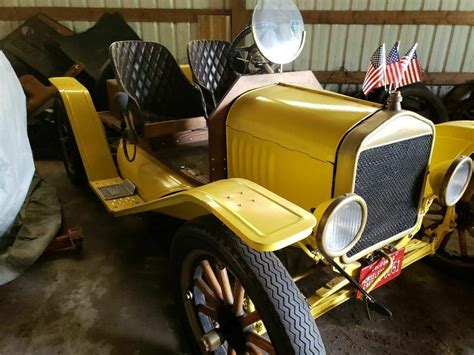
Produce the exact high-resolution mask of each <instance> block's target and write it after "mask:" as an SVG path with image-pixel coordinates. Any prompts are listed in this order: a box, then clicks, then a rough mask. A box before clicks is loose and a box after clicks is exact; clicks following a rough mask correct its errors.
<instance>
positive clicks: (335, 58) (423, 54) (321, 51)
mask: <svg viewBox="0 0 474 355" xmlns="http://www.w3.org/2000/svg"><path fill="white" fill-rule="evenodd" d="M256 2H257V0H247V8H249V9H250V8H253V7H254V6H255V4H256ZM295 2H296V4H297V5H298V7H299V8H300V9H301V10H316V11H317V10H358V11H364V10H385V11H391V10H407V11H415V10H421V11H422V10H446V11H448V10H451V11H474V0H397V1H394V0H295ZM305 27H306V31H307V39H306V45H305V48H304V50H303V52H302V53H301V56H300V57H299V58H298V59H297V60H296V61H295V62H294V63H293V64H292V65H290V67H289V68H288V69H296V70H304V69H312V70H318V71H334V70H347V71H365V70H366V69H367V64H368V60H369V58H370V56H371V55H372V53H373V52H374V51H375V49H376V48H377V47H378V45H379V44H380V43H382V42H385V43H386V46H387V51H388V50H390V48H391V46H392V45H393V44H394V43H395V42H396V41H397V40H401V49H400V52H401V53H402V54H403V53H404V52H405V51H407V50H408V49H409V47H410V46H411V45H412V44H413V43H414V42H418V43H419V46H418V51H417V52H418V57H419V58H420V63H421V66H422V68H423V69H424V70H426V71H427V72H474V33H473V30H472V26H448V25H439V26H435V25H308V24H307V25H306V26H305ZM326 88H327V89H329V90H334V91H342V92H350V91H354V90H355V89H356V86H355V85H326ZM433 89H434V91H435V92H436V93H438V92H439V93H441V94H442V93H444V92H446V91H447V90H449V87H442V88H439V87H434V88H433Z"/></svg>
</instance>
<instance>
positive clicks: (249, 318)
mask: <svg viewBox="0 0 474 355" xmlns="http://www.w3.org/2000/svg"><path fill="white" fill-rule="evenodd" d="M261 319H262V318H261V317H260V315H259V314H258V312H257V311H253V312H252V313H249V314H247V315H245V316H243V317H242V318H240V324H242V327H243V328H245V327H248V326H249V325H251V324H253V323H255V322H258V321H259V320H261Z"/></svg>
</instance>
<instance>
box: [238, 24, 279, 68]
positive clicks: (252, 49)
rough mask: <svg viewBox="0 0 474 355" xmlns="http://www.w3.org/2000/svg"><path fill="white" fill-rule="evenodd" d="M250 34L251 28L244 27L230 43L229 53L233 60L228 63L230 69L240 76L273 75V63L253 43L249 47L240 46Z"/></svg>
mask: <svg viewBox="0 0 474 355" xmlns="http://www.w3.org/2000/svg"><path fill="white" fill-rule="evenodd" d="M250 34H252V26H247V27H245V28H244V29H243V30H242V31H241V32H240V33H239V34H238V35H237V36H236V37H235V38H234V40H233V41H232V43H231V46H230V53H231V55H234V59H233V60H231V61H230V63H231V65H232V68H233V69H234V70H235V71H236V72H238V73H240V74H242V75H256V74H273V73H274V72H275V70H274V69H273V65H274V64H273V63H272V62H270V61H269V60H267V59H266V58H265V57H264V56H263V55H262V54H261V53H260V51H259V49H258V47H257V44H256V43H255V41H253V43H252V44H251V45H250V46H245V45H242V46H241V43H245V39H246V38H247V37H248V36H249V35H250Z"/></svg>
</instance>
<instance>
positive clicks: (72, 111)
mask: <svg viewBox="0 0 474 355" xmlns="http://www.w3.org/2000/svg"><path fill="white" fill-rule="evenodd" d="M50 81H51V83H52V84H53V85H54V86H56V87H57V88H58V90H59V93H60V95H61V97H62V99H63V102H64V106H65V108H66V112H67V114H68V117H69V121H70V122H71V126H72V129H73V132H74V136H75V138H76V142H77V144H78V148H79V153H80V154H81V158H82V160H83V163H84V167H85V170H86V173H87V177H88V180H89V184H90V186H91V188H92V189H93V190H94V192H95V193H96V194H97V196H98V197H99V198H100V199H101V201H102V203H103V204H104V205H105V207H106V208H107V210H108V211H109V212H110V213H112V214H113V215H115V216H123V215H129V214H137V213H143V212H149V211H155V212H160V213H163V214H167V215H170V216H174V217H177V218H181V219H185V220H190V219H193V218H196V217H199V216H202V215H206V214H213V215H214V216H216V217H217V218H218V219H219V220H220V221H222V222H223V223H224V224H225V225H226V226H227V227H228V228H229V229H230V230H232V231H233V232H234V233H235V234H236V235H237V236H238V237H240V238H241V239H242V240H243V241H244V242H245V243H247V244H248V245H249V246H251V247H252V248H254V249H256V250H259V251H273V250H278V249H282V248H284V247H286V246H289V245H291V244H294V243H296V242H298V241H301V240H303V239H305V238H307V237H308V236H309V235H310V234H311V233H312V230H313V228H314V226H315V225H316V218H315V217H314V216H313V215H312V214H311V213H309V212H307V211H305V210H304V209H302V208H300V207H298V206H296V205H295V204H293V203H291V202H289V201H288V200H286V199H284V198H282V197H280V196H277V195H276V194H274V193H272V192H271V191H269V190H267V189H265V188H263V187H261V186H260V185H258V184H256V183H253V182H251V181H249V180H245V179H228V180H220V181H216V182H213V183H211V184H207V185H204V186H199V187H194V186H192V185H191V184H189V183H187V182H186V181H185V180H183V179H182V177H181V176H179V174H176V173H175V172H173V171H171V170H170V169H168V168H167V167H166V166H164V165H163V164H161V163H160V162H159V161H157V160H156V159H155V158H154V157H152V156H150V155H149V154H148V153H146V152H145V151H144V150H143V149H141V148H140V147H137V158H136V160H135V161H134V162H133V163H126V162H123V161H122V160H123V159H121V155H120V154H118V162H119V166H120V175H119V174H118V172H117V168H116V166H115V164H114V162H113V159H112V155H111V153H110V150H109V147H108V144H107V139H106V136H105V131H104V128H103V125H102V122H101V121H100V119H99V117H98V114H97V112H96V111H95V108H94V104H93V102H92V99H91V97H90V94H89V92H88V91H87V89H86V88H85V87H84V86H82V85H81V84H80V83H79V82H78V81H77V80H75V79H73V78H52V79H50ZM124 178H128V179H130V180H131V181H132V182H134V183H135V185H136V186H137V192H136V193H135V194H134V195H132V196H128V197H123V198H117V199H111V200H105V199H104V198H103V196H102V194H101V193H100V192H99V190H100V189H101V188H102V187H105V186H111V185H116V184H120V183H122V182H123V179H124Z"/></svg>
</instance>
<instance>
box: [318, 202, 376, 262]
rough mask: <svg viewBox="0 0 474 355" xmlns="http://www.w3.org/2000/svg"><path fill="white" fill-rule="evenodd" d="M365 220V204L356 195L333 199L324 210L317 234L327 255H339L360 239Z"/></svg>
mask: <svg viewBox="0 0 474 355" xmlns="http://www.w3.org/2000/svg"><path fill="white" fill-rule="evenodd" d="M366 220H367V206H366V204H365V201H364V200H363V199H362V197H360V196H358V195H354V194H351V195H344V196H342V197H339V198H336V199H334V200H333V201H332V202H331V203H330V204H329V206H328V207H327V208H326V210H325V211H324V213H323V215H322V217H321V220H320V225H319V226H318V230H317V236H318V239H319V242H320V243H321V246H322V248H323V251H324V252H325V253H326V254H327V255H328V256H332V257H335V256H341V255H343V254H345V253H346V252H348V251H349V250H350V249H351V248H352V247H353V246H354V245H355V243H357V241H358V240H359V239H360V236H361V235H362V232H363V230H364V227H365V223H366Z"/></svg>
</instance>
